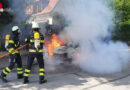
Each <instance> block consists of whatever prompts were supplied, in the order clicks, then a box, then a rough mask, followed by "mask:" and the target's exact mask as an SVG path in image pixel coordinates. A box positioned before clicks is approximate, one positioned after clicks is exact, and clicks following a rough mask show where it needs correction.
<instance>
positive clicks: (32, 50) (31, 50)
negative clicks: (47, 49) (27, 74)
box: [29, 49, 43, 52]
mask: <svg viewBox="0 0 130 90" xmlns="http://www.w3.org/2000/svg"><path fill="white" fill-rule="evenodd" d="M29 52H37V51H36V50H35V49H29ZM38 52H43V49H40V50H39V51H38Z"/></svg>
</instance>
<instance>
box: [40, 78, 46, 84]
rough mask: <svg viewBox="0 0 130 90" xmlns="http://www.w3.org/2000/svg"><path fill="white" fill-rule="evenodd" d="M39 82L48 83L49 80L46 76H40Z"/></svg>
mask: <svg viewBox="0 0 130 90" xmlns="http://www.w3.org/2000/svg"><path fill="white" fill-rule="evenodd" d="M39 79H40V80H39V84H43V83H46V82H47V80H46V79H45V78H44V77H41V76H40V77H39Z"/></svg>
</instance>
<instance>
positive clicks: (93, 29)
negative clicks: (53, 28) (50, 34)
mask: <svg viewBox="0 0 130 90" xmlns="http://www.w3.org/2000/svg"><path fill="white" fill-rule="evenodd" d="M55 11H56V12H60V13H62V14H63V15H64V16H65V17H66V18H67V19H68V20H70V21H71V25H70V26H69V27H67V28H66V30H67V35H68V37H69V39H72V40H73V41H76V42H78V43H79V44H80V48H81V51H80V58H75V57H74V61H73V62H74V64H76V65H78V66H80V68H81V69H82V70H84V71H87V72H91V73H97V74H110V73H115V72H120V71H122V69H124V68H125V67H126V66H127V64H128V62H129V53H128V52H125V51H121V50H122V49H128V46H127V45H126V44H125V43H122V42H114V41H112V40H111V38H110V37H111V31H112V24H113V21H112V18H113V15H114V14H113V12H112V11H111V10H110V9H109V8H108V5H107V4H106V3H103V2H102V0H60V2H59V3H58V4H57V7H56V8H55Z"/></svg>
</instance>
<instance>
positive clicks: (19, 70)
mask: <svg viewBox="0 0 130 90" xmlns="http://www.w3.org/2000/svg"><path fill="white" fill-rule="evenodd" d="M15 63H16V64H17V75H22V74H23V68H22V60H21V56H20V54H19V53H17V54H15V55H13V54H10V59H9V65H8V66H7V67H6V68H5V69H4V70H3V71H2V73H1V76H2V77H6V76H7V75H8V74H9V73H10V72H11V71H12V69H13V68H14V65H15Z"/></svg>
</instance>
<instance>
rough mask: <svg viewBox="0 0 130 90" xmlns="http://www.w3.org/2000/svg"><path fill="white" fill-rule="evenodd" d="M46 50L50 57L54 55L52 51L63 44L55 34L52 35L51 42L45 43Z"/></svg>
mask: <svg viewBox="0 0 130 90" xmlns="http://www.w3.org/2000/svg"><path fill="white" fill-rule="evenodd" d="M45 43H46V44H45V46H46V49H47V51H48V53H49V55H50V56H52V55H54V53H53V50H54V49H56V48H58V47H60V46H61V45H63V42H62V41H61V40H59V38H58V36H57V35H56V34H53V35H52V38H51V42H47V41H45Z"/></svg>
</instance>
